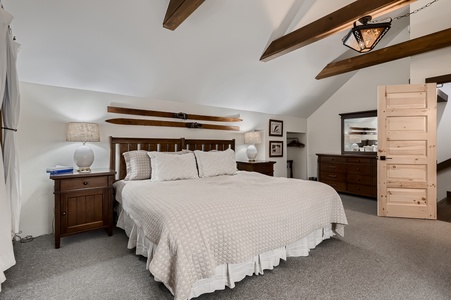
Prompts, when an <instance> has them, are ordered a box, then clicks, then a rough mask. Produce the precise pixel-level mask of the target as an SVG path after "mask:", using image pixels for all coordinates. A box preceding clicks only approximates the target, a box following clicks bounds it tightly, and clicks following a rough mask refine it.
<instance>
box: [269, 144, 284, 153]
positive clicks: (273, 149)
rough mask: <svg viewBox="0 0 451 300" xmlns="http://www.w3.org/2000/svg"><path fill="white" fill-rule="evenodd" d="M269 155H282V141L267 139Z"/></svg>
mask: <svg viewBox="0 0 451 300" xmlns="http://www.w3.org/2000/svg"><path fill="white" fill-rule="evenodd" d="M269 157H283V142H282V141H269Z"/></svg>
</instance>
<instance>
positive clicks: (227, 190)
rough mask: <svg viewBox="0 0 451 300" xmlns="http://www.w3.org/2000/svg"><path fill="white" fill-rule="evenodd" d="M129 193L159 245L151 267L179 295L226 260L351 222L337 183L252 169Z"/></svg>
mask: <svg viewBox="0 0 451 300" xmlns="http://www.w3.org/2000/svg"><path fill="white" fill-rule="evenodd" d="M121 196H122V199H121V201H122V205H123V208H124V210H125V211H127V212H128V214H129V215H130V216H131V217H132V218H133V219H134V221H135V222H136V224H137V225H138V226H139V227H141V228H142V229H143V231H144V233H145V235H146V237H147V238H148V239H149V240H150V241H151V242H152V243H154V244H156V245H158V246H157V248H156V250H155V252H154V255H153V259H152V261H151V263H150V265H149V269H150V271H151V272H152V274H153V275H154V276H155V277H156V278H158V279H159V280H161V281H162V282H163V283H164V284H165V285H166V286H167V287H169V288H170V289H171V291H172V293H173V294H174V296H175V299H187V298H188V297H189V294H190V291H191V286H192V285H193V284H194V283H195V282H196V281H198V280H200V279H202V278H208V277H211V276H212V275H213V274H214V270H215V267H216V266H218V265H221V264H225V263H239V262H242V261H244V260H246V259H247V258H250V257H253V256H255V255H257V254H259V253H263V252H266V251H268V250H271V249H275V248H279V247H283V246H284V245H287V244H290V243H292V242H295V241H297V240H299V239H301V238H303V237H305V236H306V235H308V234H309V233H310V232H312V231H313V230H315V229H319V228H323V227H325V226H326V225H328V224H331V223H333V224H337V227H336V228H337V233H340V234H343V225H345V224H347V220H346V215H345V212H344V209H343V205H342V203H341V199H340V197H339V195H338V194H337V193H336V192H335V190H334V189H332V188H331V187H330V186H328V185H325V184H322V183H319V182H313V181H303V180H299V179H287V178H275V177H270V176H266V175H262V174H259V173H251V172H238V173H237V174H236V175H224V176H217V177H207V178H199V179H190V180H178V181H165V182H151V181H150V180H145V181H131V182H128V183H127V184H126V185H125V186H124V187H123V189H122V193H121Z"/></svg>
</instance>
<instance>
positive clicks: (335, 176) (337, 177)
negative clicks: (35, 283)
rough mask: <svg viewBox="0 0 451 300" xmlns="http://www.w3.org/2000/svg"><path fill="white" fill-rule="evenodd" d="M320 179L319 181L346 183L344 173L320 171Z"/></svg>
mask: <svg viewBox="0 0 451 300" xmlns="http://www.w3.org/2000/svg"><path fill="white" fill-rule="evenodd" d="M320 177H321V181H325V180H332V181H341V182H346V174H345V173H334V172H328V171H321V173H320Z"/></svg>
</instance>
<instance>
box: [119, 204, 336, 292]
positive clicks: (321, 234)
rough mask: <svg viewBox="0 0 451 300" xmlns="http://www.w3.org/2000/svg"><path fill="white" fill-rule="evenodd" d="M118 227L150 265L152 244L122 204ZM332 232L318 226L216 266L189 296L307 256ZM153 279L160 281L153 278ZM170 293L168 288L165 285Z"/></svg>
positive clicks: (194, 286)
mask: <svg viewBox="0 0 451 300" xmlns="http://www.w3.org/2000/svg"><path fill="white" fill-rule="evenodd" d="M118 214H119V217H118V221H117V227H119V228H122V229H123V230H124V231H125V233H126V234H127V236H128V238H129V239H128V245H127V247H128V249H133V248H136V254H138V255H142V256H144V257H147V262H146V269H148V268H149V264H150V261H151V260H152V257H153V252H154V250H155V248H156V246H155V244H153V243H152V242H151V241H149V240H148V239H147V238H146V237H145V236H144V232H143V230H142V229H141V228H140V227H139V226H137V225H136V224H135V222H133V219H132V218H131V217H130V215H128V214H127V213H126V212H125V211H124V210H123V209H121V205H119V206H118ZM333 235H334V232H333V230H332V225H329V226H327V227H325V228H320V229H317V230H315V231H313V232H311V233H310V234H309V235H307V236H306V237H304V238H303V239H301V240H299V241H297V242H295V243H292V244H290V245H286V246H285V247H281V248H278V249H274V250H271V251H267V252H264V253H261V254H258V255H256V256H254V257H252V258H251V259H249V260H247V261H245V262H242V263H239V264H223V265H219V266H217V267H216V269H215V275H213V276H212V277H210V278H205V279H201V280H199V281H197V282H196V283H195V284H194V285H193V286H192V288H191V294H190V298H189V299H191V298H195V297H198V296H200V295H202V294H205V293H212V292H214V291H216V290H223V289H225V287H226V286H228V287H229V288H234V287H235V282H239V281H241V280H243V279H244V278H245V277H246V276H252V275H259V274H263V271H264V270H272V269H274V267H276V266H278V265H279V263H280V260H281V259H283V260H286V259H287V257H298V256H308V255H309V252H310V250H311V249H314V248H315V247H316V246H317V245H318V244H320V243H321V242H322V241H323V240H325V239H329V238H330V237H332V236H333ZM154 278H155V280H156V281H159V282H161V280H158V278H156V277H154ZM166 287H167V288H168V289H169V290H170V291H171V293H172V294H174V293H173V291H172V289H171V287H169V286H166Z"/></svg>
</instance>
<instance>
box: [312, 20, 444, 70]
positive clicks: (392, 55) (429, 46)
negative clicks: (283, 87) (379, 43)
mask: <svg viewBox="0 0 451 300" xmlns="http://www.w3.org/2000/svg"><path fill="white" fill-rule="evenodd" d="M449 46H451V28H448V29H445V30H442V31H439V32H436V33H432V34H429V35H425V36H422V37H419V38H416V39H413V40H410V41H407V42H403V43H400V44H396V45H393V46H390V47H387V48H383V49H380V50H377V51H373V52H370V53H367V54H363V55H359V56H355V57H351V58H348V59H345V60H340V61H337V62H332V63H329V64H328V65H327V66H326V67H325V68H324V69H323V70H322V71H321V72H320V73H319V74H318V75H317V76H316V77H315V78H316V79H323V78H327V77H331V76H335V75H339V74H343V73H346V72H351V71H355V70H359V69H362V68H366V67H371V66H375V65H378V64H382V63H386V62H389V61H393V60H397V59H401V58H404V57H409V56H413V55H417V54H421V53H425V52H429V51H433V50H437V49H441V48H445V47H449Z"/></svg>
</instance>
